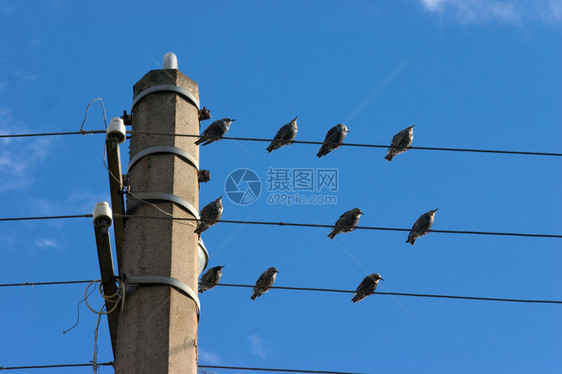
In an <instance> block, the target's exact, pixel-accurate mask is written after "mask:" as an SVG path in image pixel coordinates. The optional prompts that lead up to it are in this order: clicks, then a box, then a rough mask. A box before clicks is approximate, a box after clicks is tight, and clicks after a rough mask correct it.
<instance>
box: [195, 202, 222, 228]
mask: <svg viewBox="0 0 562 374" xmlns="http://www.w3.org/2000/svg"><path fill="white" fill-rule="evenodd" d="M221 216H222V196H221V197H219V198H218V199H216V200H215V201H211V202H210V203H209V204H207V205H205V206H204V207H203V209H201V213H200V214H199V223H198V224H197V228H196V229H195V232H196V233H197V234H199V235H201V233H202V232H203V231H205V230H207V229H208V228H209V227H211V226H214V225H216V224H217V222H218V221H219V219H221Z"/></svg>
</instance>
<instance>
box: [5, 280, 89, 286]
mask: <svg viewBox="0 0 562 374" xmlns="http://www.w3.org/2000/svg"><path fill="white" fill-rule="evenodd" d="M90 282H92V280H77V281H61V282H25V283H4V284H0V287H19V286H22V287H25V286H31V287H35V286H51V285H59V284H80V283H90Z"/></svg>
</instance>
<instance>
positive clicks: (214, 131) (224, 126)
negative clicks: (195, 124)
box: [195, 118, 236, 145]
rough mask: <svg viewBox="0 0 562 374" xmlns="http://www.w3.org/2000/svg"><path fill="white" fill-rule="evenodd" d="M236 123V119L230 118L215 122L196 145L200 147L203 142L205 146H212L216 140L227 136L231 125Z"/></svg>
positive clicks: (200, 136)
mask: <svg viewBox="0 0 562 374" xmlns="http://www.w3.org/2000/svg"><path fill="white" fill-rule="evenodd" d="M234 121H236V120H235V119H230V118H223V119H219V120H218V121H215V122H213V123H211V124H210V125H209V127H207V128H206V129H205V131H203V133H202V134H201V135H199V139H197V141H196V142H195V144H197V145H199V144H201V143H203V142H205V143H203V145H207V144H210V143H212V142H214V141H216V140H221V139H222V137H223V136H225V135H226V132H227V131H228V129H229V128H230V124H231V123H232V122H234Z"/></svg>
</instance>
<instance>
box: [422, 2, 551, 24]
mask: <svg viewBox="0 0 562 374" xmlns="http://www.w3.org/2000/svg"><path fill="white" fill-rule="evenodd" d="M418 1H419V2H420V3H421V4H422V6H423V7H424V8H425V9H426V10H427V11H429V12H430V13H434V14H439V15H440V16H442V17H447V16H450V15H452V16H453V17H454V18H455V19H456V20H458V21H459V22H461V23H479V22H491V21H499V22H504V23H520V22H522V21H525V20H531V21H537V22H543V23H552V22H560V21H562V0H535V1H516V0H418Z"/></svg>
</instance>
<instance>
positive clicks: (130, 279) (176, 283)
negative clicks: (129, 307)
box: [123, 274, 201, 320]
mask: <svg viewBox="0 0 562 374" xmlns="http://www.w3.org/2000/svg"><path fill="white" fill-rule="evenodd" d="M123 282H125V283H126V284H164V285H168V286H172V287H174V288H175V289H177V290H178V291H180V292H181V293H183V294H184V295H186V296H188V297H189V298H190V299H191V300H193V301H195V304H196V305H197V320H199V317H200V315H201V303H200V302H199V298H198V297H197V294H196V293H195V291H193V289H192V288H191V287H189V286H188V285H187V284H185V283H183V282H182V281H180V280H177V279H176V278H171V277H163V276H160V275H126V274H123Z"/></svg>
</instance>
